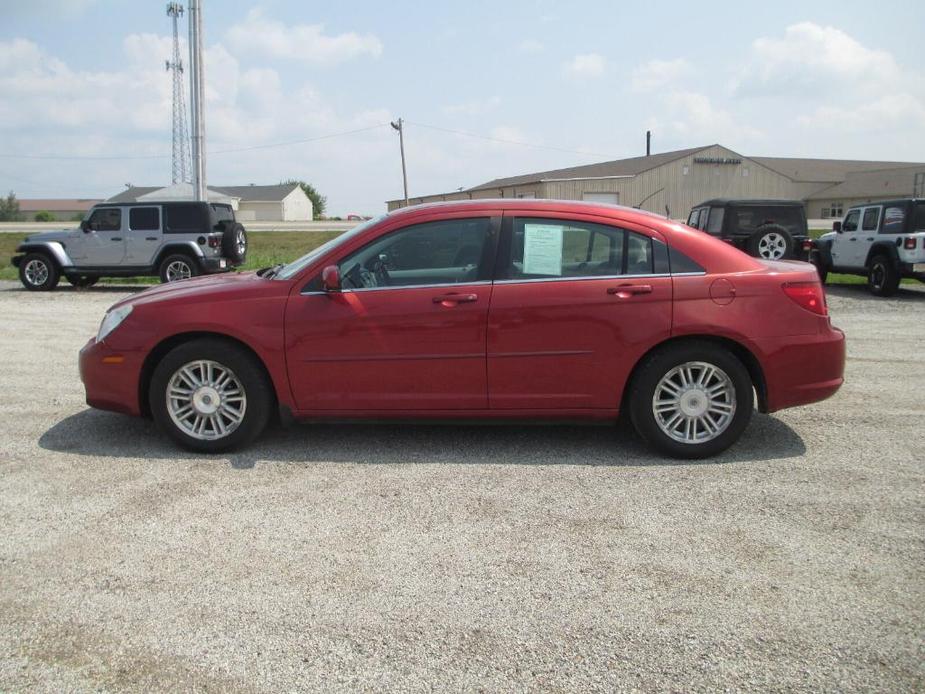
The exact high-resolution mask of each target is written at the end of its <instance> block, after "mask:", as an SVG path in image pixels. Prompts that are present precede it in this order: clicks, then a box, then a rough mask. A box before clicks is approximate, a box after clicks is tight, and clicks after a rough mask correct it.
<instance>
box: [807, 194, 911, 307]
mask: <svg viewBox="0 0 925 694" xmlns="http://www.w3.org/2000/svg"><path fill="white" fill-rule="evenodd" d="M813 262H814V263H815V264H816V267H817V268H818V269H819V276H820V277H821V278H822V281H823V282H825V279H826V276H827V275H828V273H829V272H840V273H844V274H849V275H862V276H866V277H867V286H868V288H869V289H870V291H871V293H873V294H875V295H877V296H890V295H892V294H895V293H896V290H897V289H898V288H899V281H900V280H901V279H902V278H903V277H913V278H915V279H917V280H920V281H922V282H925V200H917V199H915V198H905V199H901V200H886V201H883V202H868V203H865V204H863V205H855V206H854V207H851V208H849V209H848V212H847V213H846V214H845V217H844V219H843V220H842V221H839V222H833V224H832V231H830V232H829V233H827V234H823V235H822V236H821V237H820V238H819V240H818V241H817V242H816V249H815V251H814V254H813Z"/></svg>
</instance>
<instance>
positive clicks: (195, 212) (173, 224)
mask: <svg viewBox="0 0 925 694" xmlns="http://www.w3.org/2000/svg"><path fill="white" fill-rule="evenodd" d="M204 213H205V208H203V207H200V206H199V205H165V206H164V223H165V224H164V226H165V229H164V231H165V232H167V233H168V234H200V233H202V232H203V231H205V228H206V223H207V220H205V219H204V218H203V216H204Z"/></svg>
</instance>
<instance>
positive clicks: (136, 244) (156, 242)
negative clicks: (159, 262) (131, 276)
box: [125, 205, 163, 266]
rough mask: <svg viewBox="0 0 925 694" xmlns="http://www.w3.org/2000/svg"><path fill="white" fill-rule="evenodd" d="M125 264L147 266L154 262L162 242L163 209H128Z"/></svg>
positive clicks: (153, 207) (152, 206)
mask: <svg viewBox="0 0 925 694" xmlns="http://www.w3.org/2000/svg"><path fill="white" fill-rule="evenodd" d="M125 238H126V247H125V264H126V265H132V266H147V265H150V264H151V263H152V262H154V256H155V254H156V253H157V249H158V248H160V245H161V241H162V238H163V237H162V231H161V208H160V206H158V205H151V206H150V207H130V208H128V229H127V230H126V235H125Z"/></svg>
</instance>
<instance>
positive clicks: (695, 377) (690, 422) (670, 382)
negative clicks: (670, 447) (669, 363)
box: [652, 361, 736, 443]
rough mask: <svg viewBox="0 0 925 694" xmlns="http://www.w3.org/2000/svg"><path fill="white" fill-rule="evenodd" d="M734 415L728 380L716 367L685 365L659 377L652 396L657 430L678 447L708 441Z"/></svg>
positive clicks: (734, 397) (732, 390)
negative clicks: (679, 444)
mask: <svg viewBox="0 0 925 694" xmlns="http://www.w3.org/2000/svg"><path fill="white" fill-rule="evenodd" d="M735 411H736V392H735V386H734V385H733V383H732V379H731V378H729V376H728V374H726V372H725V371H723V370H722V369H721V368H719V367H718V366H714V365H713V364H708V363H706V362H703V361H689V362H685V363H684V364H681V365H680V366H676V367H674V368H673V369H672V370H671V371H669V372H668V373H666V374H665V375H664V376H662V379H661V380H660V381H659V382H658V385H657V386H655V394H654V395H653V396H652V413H653V414H654V415H655V421H656V423H657V424H658V426H659V428H660V429H661V430H662V431H663V432H665V434H667V435H668V436H669V437H670V438H672V439H674V440H675V441H678V442H680V443H703V442H705V441H712V440H713V439H715V438H716V437H717V436H719V435H720V434H722V433H723V432H724V431H726V429H728V428H729V425H730V423H732V418H733V416H734V415H735Z"/></svg>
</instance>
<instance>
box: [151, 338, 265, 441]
mask: <svg viewBox="0 0 925 694" xmlns="http://www.w3.org/2000/svg"><path fill="white" fill-rule="evenodd" d="M273 401H274V398H273V392H272V389H271V386H270V383H269V381H268V379H267V376H266V373H265V372H264V370H263V367H262V366H261V365H260V363H259V362H258V361H257V360H256V359H255V358H254V357H253V355H251V354H250V353H249V352H248V351H247V350H245V349H244V348H242V347H240V346H238V345H236V344H234V343H231V342H227V341H224V340H221V339H213V338H203V339H199V340H194V341H192V342H187V343H184V344H182V345H180V346H178V347H175V348H174V349H173V350H171V351H170V352H169V353H168V354H167V356H165V357H164V358H163V359H162V360H161V362H160V364H158V365H157V368H156V369H155V370H154V374H153V376H152V378H151V387H150V390H149V404H150V406H151V414H152V415H153V417H154V420H155V421H156V422H157V423H158V425H159V426H160V427H161V428H162V429H164V430H165V431H166V432H167V433H168V434H169V435H170V436H171V438H173V439H174V440H175V441H176V442H177V443H179V444H180V445H181V446H184V447H185V448H188V449H190V450H193V451H198V452H202V453H217V452H219V451H226V450H230V449H232V448H237V447H240V446H243V445H246V444H248V443H250V442H251V441H253V440H254V439H255V438H256V437H257V436H259V435H260V433H261V432H262V431H263V430H264V429H265V428H266V425H267V422H268V421H269V417H270V411H271V409H272V406H273Z"/></svg>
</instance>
